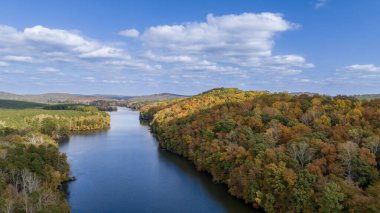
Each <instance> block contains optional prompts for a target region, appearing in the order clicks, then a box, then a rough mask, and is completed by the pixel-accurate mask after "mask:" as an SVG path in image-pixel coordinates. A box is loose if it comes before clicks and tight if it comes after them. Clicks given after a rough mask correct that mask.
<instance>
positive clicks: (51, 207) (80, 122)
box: [0, 106, 109, 212]
mask: <svg viewBox="0 0 380 213" xmlns="http://www.w3.org/2000/svg"><path fill="white" fill-rule="evenodd" d="M49 107H50V106H49ZM108 127H109V116H108V114H107V113H103V112H100V111H98V110H96V109H94V108H91V107H84V106H75V108H71V109H69V110H46V109H38V108H23V109H0V141H1V143H0V169H1V172H0V180H1V181H0V208H1V209H4V210H6V211H8V212H20V211H23V212H37V211H38V212H70V207H69V205H68V203H67V202H66V199H65V197H64V195H63V193H62V191H60V190H59V188H61V187H60V185H61V183H63V182H65V181H68V180H69V179H70V176H69V174H70V166H69V164H68V163H67V157H66V155H65V154H62V153H60V152H59V151H58V143H57V141H58V140H62V139H64V138H67V137H69V136H70V135H71V134H72V133H73V132H74V131H76V132H78V131H84V130H86V131H87V130H95V129H104V128H108Z"/></svg>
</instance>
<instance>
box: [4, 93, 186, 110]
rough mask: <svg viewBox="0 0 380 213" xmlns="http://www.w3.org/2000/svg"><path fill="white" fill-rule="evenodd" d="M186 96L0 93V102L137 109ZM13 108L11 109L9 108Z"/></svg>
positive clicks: (164, 94) (10, 104) (167, 94)
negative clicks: (116, 106) (76, 104)
mask: <svg viewBox="0 0 380 213" xmlns="http://www.w3.org/2000/svg"><path fill="white" fill-rule="evenodd" d="M184 97H187V96H182V95H177V94H171V93H160V94H153V95H144V96H123V95H100V94H96V95H80V94H69V93H45V94H38V95H18V94H14V93H8V92H0V100H9V101H10V100H13V101H21V102H9V103H8V104H5V103H4V106H5V105H7V106H12V105H20V106H22V105H23V104H22V102H25V104H24V105H28V104H27V102H34V103H40V104H56V103H79V104H89V105H95V106H102V107H104V106H115V105H121V106H127V107H131V108H135V109H137V108H139V106H141V105H143V104H146V103H151V102H156V101H163V100H170V99H175V98H184ZM11 108H13V107H11Z"/></svg>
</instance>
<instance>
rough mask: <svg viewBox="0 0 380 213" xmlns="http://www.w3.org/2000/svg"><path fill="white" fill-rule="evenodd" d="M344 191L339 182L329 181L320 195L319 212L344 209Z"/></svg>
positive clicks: (337, 211) (324, 212) (334, 211)
mask: <svg viewBox="0 0 380 213" xmlns="http://www.w3.org/2000/svg"><path fill="white" fill-rule="evenodd" d="M344 199H345V195H344V193H342V192H341V188H340V186H339V185H338V184H336V183H334V182H331V183H327V184H326V185H325V187H324V188H323V191H322V194H321V195H320V196H319V199H318V204H319V212H323V213H339V212H342V210H343V207H344V206H343V201H344Z"/></svg>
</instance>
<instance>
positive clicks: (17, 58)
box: [3, 55, 34, 63]
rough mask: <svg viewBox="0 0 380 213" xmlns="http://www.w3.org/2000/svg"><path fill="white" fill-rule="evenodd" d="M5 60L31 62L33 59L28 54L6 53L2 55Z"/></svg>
mask: <svg viewBox="0 0 380 213" xmlns="http://www.w3.org/2000/svg"><path fill="white" fill-rule="evenodd" d="M3 60H5V61H13V62H25V63H32V62H33V61H34V60H33V58H32V57H30V56H18V55H7V56H4V57H3Z"/></svg>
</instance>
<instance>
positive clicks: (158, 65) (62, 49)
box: [0, 13, 314, 88]
mask: <svg viewBox="0 0 380 213" xmlns="http://www.w3.org/2000/svg"><path fill="white" fill-rule="evenodd" d="M297 28H298V25H297V24H294V23H291V22H289V21H287V20H285V19H284V17H283V16H282V15H281V14H275V13H258V14H255V13H243V14H239V15H234V14H232V15H224V16H214V15H208V16H207V18H206V20H205V21H203V22H188V23H183V24H178V25H160V26H151V27H148V28H147V29H146V30H145V31H144V32H142V33H141V35H140V32H138V31H137V30H136V31H135V29H127V30H124V31H122V32H120V34H121V35H123V36H127V37H128V36H129V37H134V38H136V40H134V41H133V42H134V43H133V45H131V46H132V47H131V48H132V49H134V52H128V51H127V48H126V47H128V48H129V46H128V43H112V42H105V41H99V40H95V39H93V38H89V37H87V36H85V35H83V34H81V33H80V32H78V31H72V30H67V29H53V28H48V27H45V26H40V25H38V26H34V27H29V28H25V29H23V30H17V29H15V28H13V27H10V26H1V25H0V61H3V62H4V63H6V64H7V65H9V66H10V67H13V65H15V68H17V69H20V70H24V71H25V72H26V73H28V72H31V71H30V70H36V71H37V73H35V74H41V73H50V74H51V75H50V77H49V78H53V77H56V78H57V79H59V80H62V81H64V80H65V81H66V82H70V83H73V82H75V81H80V82H83V83H91V82H97V83H107V84H128V83H130V82H132V81H133V80H136V81H139V82H141V84H144V82H145V83H146V84H148V83H149V82H150V80H149V79H150V77H151V79H152V82H154V81H157V82H154V83H155V85H156V86H160V83H161V84H164V85H163V86H166V85H170V84H171V83H173V82H172V80H173V79H171V78H167V76H175V79H174V80H175V81H176V82H178V84H184V85H185V86H187V87H189V88H190V87H192V86H189V85H191V84H193V83H195V82H196V83H197V84H200V85H203V87H206V86H207V87H208V86H211V85H212V86H221V85H224V84H223V83H226V82H227V83H229V84H228V85H232V84H234V82H240V83H242V81H244V82H243V83H248V82H250V83H252V80H254V81H255V82H259V81H261V80H262V81H271V80H273V79H274V78H276V79H279V78H281V77H284V78H287V76H288V75H298V74H301V73H302V72H303V71H304V70H306V69H310V68H313V67H314V65H313V64H311V63H310V62H308V61H307V60H306V59H305V58H304V57H303V56H301V55H299V54H294V53H284V54H281V55H278V54H274V53H273V52H274V51H273V50H274V47H275V38H276V37H277V36H278V35H279V34H280V33H283V32H287V31H290V30H295V29H297ZM126 42H132V41H130V40H127V41H126ZM136 42H138V43H137V45H136ZM20 62H29V63H30V64H28V65H27V66H28V68H25V67H26V64H22V63H20ZM0 65H1V64H0ZM61 70H65V73H64V74H65V75H64V76H53V75H52V74H56V75H63V72H62V71H61ZM145 75H146V76H148V77H149V78H148V77H145ZM225 75H229V76H228V77H225ZM85 76H88V77H85ZM126 76H128V81H126V80H120V79H121V77H126ZM183 76H192V77H191V79H189V78H188V77H183ZM38 77H40V76H38ZM94 77H96V79H95V78H94ZM296 77H298V76H296ZM288 79H290V78H288ZM163 82H164V83H163ZM46 83H47V84H49V83H48V82H46ZM51 83H52V82H51ZM228 85H226V86H228Z"/></svg>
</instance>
